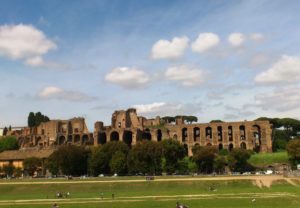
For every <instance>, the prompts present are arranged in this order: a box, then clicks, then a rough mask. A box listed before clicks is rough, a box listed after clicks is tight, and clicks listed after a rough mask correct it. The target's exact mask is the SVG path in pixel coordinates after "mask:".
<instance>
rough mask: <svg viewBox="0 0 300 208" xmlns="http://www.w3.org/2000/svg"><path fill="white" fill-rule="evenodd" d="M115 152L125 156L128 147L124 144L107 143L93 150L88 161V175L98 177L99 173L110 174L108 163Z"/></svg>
mask: <svg viewBox="0 0 300 208" xmlns="http://www.w3.org/2000/svg"><path fill="white" fill-rule="evenodd" d="M117 151H120V152H122V153H124V154H125V155H126V156H127V154H128V151H129V147H128V145H127V144H125V143H124V142H108V143H106V144H104V145H102V146H99V147H97V148H96V149H94V150H93V151H92V153H91V157H90V160H89V165H90V166H89V171H90V173H92V174H93V175H98V174H99V173H103V174H109V173H112V171H111V169H110V161H111V159H112V157H113V155H114V153H115V152H117Z"/></svg>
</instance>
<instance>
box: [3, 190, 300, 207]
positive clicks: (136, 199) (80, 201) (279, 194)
mask: <svg viewBox="0 0 300 208" xmlns="http://www.w3.org/2000/svg"><path fill="white" fill-rule="evenodd" d="M278 197H297V196H296V195H294V194H291V193H286V192H275V193H264V194H258V193H241V194H193V195H165V196H161V195H157V196H132V197H118V198H115V199H114V200H112V199H109V198H104V199H100V198H71V199H30V200H2V201H0V206H8V205H34V204H53V203H59V204H75V203H76V204H83V203H113V202H139V201H147V200H155V201H172V200H178V199H180V200H183V199H185V200H186V199H189V200H201V199H226V198H228V199H243V198H244V199H249V200H252V199H253V198H255V199H265V198H278Z"/></svg>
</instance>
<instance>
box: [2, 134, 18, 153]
mask: <svg viewBox="0 0 300 208" xmlns="http://www.w3.org/2000/svg"><path fill="white" fill-rule="evenodd" d="M18 148H19V145H18V141H17V139H16V137H14V136H6V137H2V138H1V139H0V152H2V151H5V150H16V149H18Z"/></svg>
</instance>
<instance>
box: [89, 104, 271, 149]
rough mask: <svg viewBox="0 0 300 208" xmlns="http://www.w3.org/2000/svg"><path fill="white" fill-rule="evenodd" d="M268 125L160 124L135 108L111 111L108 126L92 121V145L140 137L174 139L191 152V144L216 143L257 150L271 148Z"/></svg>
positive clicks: (132, 140)
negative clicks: (140, 113)
mask: <svg viewBox="0 0 300 208" xmlns="http://www.w3.org/2000/svg"><path fill="white" fill-rule="evenodd" d="M271 136H272V126H271V124H270V123H269V121H241V122H219V123H206V124H185V123H184V121H183V119H182V118H179V119H177V120H176V123H175V124H171V123H163V122H162V120H161V119H160V118H159V117H157V118H155V119H146V118H144V117H140V116H137V114H136V110H135V109H128V110H127V111H115V112H114V114H113V115H112V125H111V126H104V125H103V122H96V123H95V129H94V142H95V145H101V144H105V143H106V142H108V141H123V142H125V143H126V144H128V145H129V146H131V145H134V144H136V142H138V141H142V140H152V141H157V142H159V141H161V140H162V139H175V140H178V141H180V142H181V143H183V144H184V146H185V148H186V151H187V152H188V154H189V155H192V148H193V146H195V145H200V146H211V145H213V146H216V147H218V148H219V149H228V150H229V151H230V150H231V149H233V148H243V149H251V150H254V151H257V152H271V151H272V141H271Z"/></svg>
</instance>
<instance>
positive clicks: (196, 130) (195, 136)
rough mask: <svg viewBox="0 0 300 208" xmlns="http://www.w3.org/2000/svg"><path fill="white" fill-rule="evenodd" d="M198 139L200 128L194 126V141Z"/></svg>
mask: <svg viewBox="0 0 300 208" xmlns="http://www.w3.org/2000/svg"><path fill="white" fill-rule="evenodd" d="M197 141H200V128H198V127H195V128H194V142H197Z"/></svg>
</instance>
